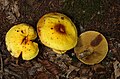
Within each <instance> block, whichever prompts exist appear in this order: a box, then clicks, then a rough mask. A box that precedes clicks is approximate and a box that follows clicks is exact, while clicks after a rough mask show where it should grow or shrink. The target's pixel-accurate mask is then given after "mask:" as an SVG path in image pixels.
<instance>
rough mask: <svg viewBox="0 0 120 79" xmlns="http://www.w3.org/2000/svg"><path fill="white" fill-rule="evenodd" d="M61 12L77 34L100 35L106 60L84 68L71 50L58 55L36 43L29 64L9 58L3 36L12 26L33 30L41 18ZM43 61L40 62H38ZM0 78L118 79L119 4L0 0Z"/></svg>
mask: <svg viewBox="0 0 120 79" xmlns="http://www.w3.org/2000/svg"><path fill="white" fill-rule="evenodd" d="M49 12H60V13H64V14H65V15H67V16H68V17H70V18H71V20H72V21H73V22H74V23H75V25H76V27H77V30H78V35H79V34H81V33H82V32H84V31H87V30H95V31H98V32H100V33H102V34H103V35H104V36H105V37H106V39H107V41H108V44H109V51H108V54H107V56H106V58H105V59H104V60H103V61H102V62H101V63H99V64H96V65H93V66H88V65H85V64H83V63H82V62H80V61H79V60H78V59H77V58H76V56H75V54H74V53H73V49H72V50H70V51H67V53H66V54H63V55H58V54H56V53H54V52H53V51H52V50H51V49H49V48H47V47H45V46H44V45H43V44H41V42H40V40H39V39H38V38H37V39H36V40H35V41H36V42H37V43H38V44H39V49H40V53H39V55H38V56H37V57H36V58H34V59H33V60H31V61H23V60H22V58H21V57H19V58H18V59H16V58H14V57H12V56H11V55H10V54H9V52H8V51H7V49H6V45H5V35H6V33H7V31H8V30H9V29H10V28H11V27H12V26H13V25H15V24H19V23H28V24H30V25H31V26H33V27H34V28H35V29H36V24H37V22H38V20H39V19H40V17H41V16H43V15H44V14H46V13H49ZM43 61H44V63H42V62H43ZM0 67H1V68H0V78H1V79H119V78H120V1H119V0H0Z"/></svg>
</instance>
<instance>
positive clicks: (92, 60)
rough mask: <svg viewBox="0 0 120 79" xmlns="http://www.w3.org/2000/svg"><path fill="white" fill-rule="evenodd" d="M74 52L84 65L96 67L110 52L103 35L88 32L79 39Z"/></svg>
mask: <svg viewBox="0 0 120 79" xmlns="http://www.w3.org/2000/svg"><path fill="white" fill-rule="evenodd" d="M74 52H75V53H76V56H77V58H78V59H79V60H80V61H82V62H83V63H85V64H88V65H94V64H97V63H99V62H101V61H102V60H103V59H104V58H105V56H106V54H107V52H108V43H107V40H106V39H105V37H104V36H103V35H102V34H101V33H99V32H96V31H86V32H84V33H82V34H81V35H80V37H79V38H78V43H77V45H76V47H75V48H74Z"/></svg>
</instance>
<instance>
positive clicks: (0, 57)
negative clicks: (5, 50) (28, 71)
mask: <svg viewBox="0 0 120 79" xmlns="http://www.w3.org/2000/svg"><path fill="white" fill-rule="evenodd" d="M0 62H1V63H0V64H1V70H0V72H1V75H0V78H1V79H3V59H2V54H1V52H0Z"/></svg>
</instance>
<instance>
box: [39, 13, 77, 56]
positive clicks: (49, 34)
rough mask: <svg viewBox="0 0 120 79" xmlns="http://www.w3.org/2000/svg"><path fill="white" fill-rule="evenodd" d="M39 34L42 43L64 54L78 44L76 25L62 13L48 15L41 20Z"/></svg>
mask: <svg viewBox="0 0 120 79" xmlns="http://www.w3.org/2000/svg"><path fill="white" fill-rule="evenodd" d="M37 32H38V36H39V38H40V40H41V42H42V43H43V44H44V45H45V46H47V47H50V48H52V49H53V51H54V52H56V53H59V54H63V53H65V52H66V51H67V50H70V49H72V48H74V47H75V46H76V44H77V30H76V27H75V25H74V23H73V22H72V21H71V20H70V18H68V17H67V16H66V15H64V14H61V13H56V12H55V13H48V14H45V15H44V16H42V17H41V18H40V20H39V21H38V24H37Z"/></svg>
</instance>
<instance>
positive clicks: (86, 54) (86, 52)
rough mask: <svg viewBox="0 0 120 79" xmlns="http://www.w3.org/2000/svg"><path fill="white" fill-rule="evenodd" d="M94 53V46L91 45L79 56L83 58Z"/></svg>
mask: <svg viewBox="0 0 120 79" xmlns="http://www.w3.org/2000/svg"><path fill="white" fill-rule="evenodd" d="M93 53H94V51H93V48H92V47H89V48H87V49H86V50H84V51H83V52H81V53H80V54H79V57H80V58H81V59H82V58H85V57H87V56H90V55H92V54H93Z"/></svg>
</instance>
